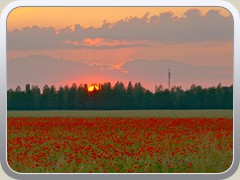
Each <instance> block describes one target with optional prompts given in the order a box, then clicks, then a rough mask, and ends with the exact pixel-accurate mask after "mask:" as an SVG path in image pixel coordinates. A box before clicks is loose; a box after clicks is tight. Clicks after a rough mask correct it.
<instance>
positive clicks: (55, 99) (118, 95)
mask: <svg viewBox="0 0 240 180" xmlns="http://www.w3.org/2000/svg"><path fill="white" fill-rule="evenodd" d="M7 96H8V102H7V103H8V110H137V109H139V110H141V109H232V108H233V86H230V87H223V86H221V84H219V85H218V86H217V87H209V88H202V87H201V86H196V85H194V84H193V85H192V86H191V87H190V89H187V90H183V89H182V88H181V87H176V86H174V87H172V89H171V90H169V89H163V87H162V86H161V85H160V86H156V89H155V92H154V93H153V92H151V91H149V90H147V89H145V88H144V87H143V86H142V85H141V83H140V82H138V83H135V84H134V85H132V83H131V82H129V83H128V86H127V87H126V86H125V85H124V84H123V83H122V82H119V81H118V82H117V83H116V84H115V85H114V86H112V85H111V83H104V84H101V85H100V90H99V91H94V92H88V87H87V85H86V84H85V85H80V86H77V85H76V84H73V85H72V86H71V87H68V86H65V87H62V86H60V87H59V89H58V90H57V89H56V87H55V86H51V87H49V86H48V85H45V86H44V87H43V90H42V92H40V89H39V88H38V86H32V87H30V85H29V84H27V85H26V87H25V90H21V88H20V87H19V86H18V87H17V88H16V89H15V90H13V89H9V90H8V92H7Z"/></svg>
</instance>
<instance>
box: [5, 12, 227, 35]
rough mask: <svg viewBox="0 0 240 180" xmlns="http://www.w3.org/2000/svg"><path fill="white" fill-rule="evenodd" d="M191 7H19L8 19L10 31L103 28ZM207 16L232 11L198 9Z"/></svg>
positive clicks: (175, 13)
mask: <svg viewBox="0 0 240 180" xmlns="http://www.w3.org/2000/svg"><path fill="white" fill-rule="evenodd" d="M189 8H191V7H175V8H174V7H19V8H16V9H14V10H13V11H12V12H11V13H10V14H9V16H8V21H7V22H8V30H9V31H12V30H13V29H16V28H23V27H26V26H28V27H31V26H33V25H36V24H37V25H38V26H40V27H43V26H44V27H49V26H51V27H54V28H56V29H61V28H63V27H65V26H71V27H72V28H73V26H72V25H74V24H81V25H82V26H83V27H89V26H94V27H96V26H98V27H99V26H101V25H102V24H103V22H104V21H107V22H110V23H113V22H116V21H119V20H120V19H125V18H126V17H128V18H129V17H142V16H144V14H146V13H149V14H150V15H159V14H160V13H163V12H173V13H174V15H176V16H179V17H181V16H183V15H184V13H185V12H186V11H187V10H188V9H189ZM198 9H199V10H200V11H201V12H202V13H203V14H205V13H206V12H207V11H208V10H210V9H215V10H218V11H220V12H221V14H223V15H225V16H228V15H229V12H228V11H227V10H225V9H224V8H218V7H215V8H214V7H198Z"/></svg>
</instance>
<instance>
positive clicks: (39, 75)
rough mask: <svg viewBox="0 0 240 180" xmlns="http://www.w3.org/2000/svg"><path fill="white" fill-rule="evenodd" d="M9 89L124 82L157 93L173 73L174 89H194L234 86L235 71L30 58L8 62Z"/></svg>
mask: <svg viewBox="0 0 240 180" xmlns="http://www.w3.org/2000/svg"><path fill="white" fill-rule="evenodd" d="M7 63H8V64H7V72H8V74H7V75H8V79H7V80H8V88H16V86H17V85H20V86H22V87H24V86H25V84H27V83H30V84H35V85H38V86H40V87H43V86H44V85H45V84H48V85H51V84H54V85H57V86H59V85H66V84H67V83H68V84H69V83H70V82H76V83H88V84H90V83H98V82H100V83H103V82H112V83H115V82H117V81H123V82H124V83H125V84H126V83H128V81H132V82H141V83H142V84H143V85H144V87H146V88H148V89H150V90H154V86H155V85H159V84H162V85H164V87H167V73H168V69H169V68H170V69H171V73H172V85H181V86H182V87H184V88H188V87H190V85H192V84H193V83H195V84H199V85H203V86H213V85H217V84H218V83H219V82H221V83H222V84H223V85H231V84H232V80H233V71H232V68H227V67H221V66H214V67H211V66H200V65H192V64H186V63H181V62H176V61H171V60H155V61H150V60H132V61H125V62H123V63H121V64H119V65H118V66H111V65H104V64H86V63H80V62H72V61H67V60H63V59H56V58H51V57H49V56H42V55H38V56H28V57H21V58H20V57H19V58H15V59H11V60H9V61H8V62H7Z"/></svg>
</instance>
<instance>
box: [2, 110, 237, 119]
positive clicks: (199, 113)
mask: <svg viewBox="0 0 240 180" xmlns="http://www.w3.org/2000/svg"><path fill="white" fill-rule="evenodd" d="M7 116H8V117H83V118H90V117H141V118H146V117H171V118H176V117H182V118H193V117H200V118H201V117H205V118H218V117H225V118H233V110H84V111H82V110H79V111H69V110H62V111H59V110H58V111H54V110H53V111H8V112H7Z"/></svg>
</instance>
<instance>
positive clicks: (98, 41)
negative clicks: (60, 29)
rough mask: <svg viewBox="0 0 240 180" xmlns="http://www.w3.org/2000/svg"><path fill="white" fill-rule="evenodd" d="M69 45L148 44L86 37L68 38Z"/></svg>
mask: <svg viewBox="0 0 240 180" xmlns="http://www.w3.org/2000/svg"><path fill="white" fill-rule="evenodd" d="M64 44H65V45H67V46H72V47H74V46H75V47H80V46H83V47H108V48H111V47H124V48H126V47H129V46H138V45H139V46H141V45H142V46H146V42H144V41H126V40H109V39H104V38H94V39H92V38H85V39H83V41H71V40H66V41H65V42H64Z"/></svg>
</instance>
